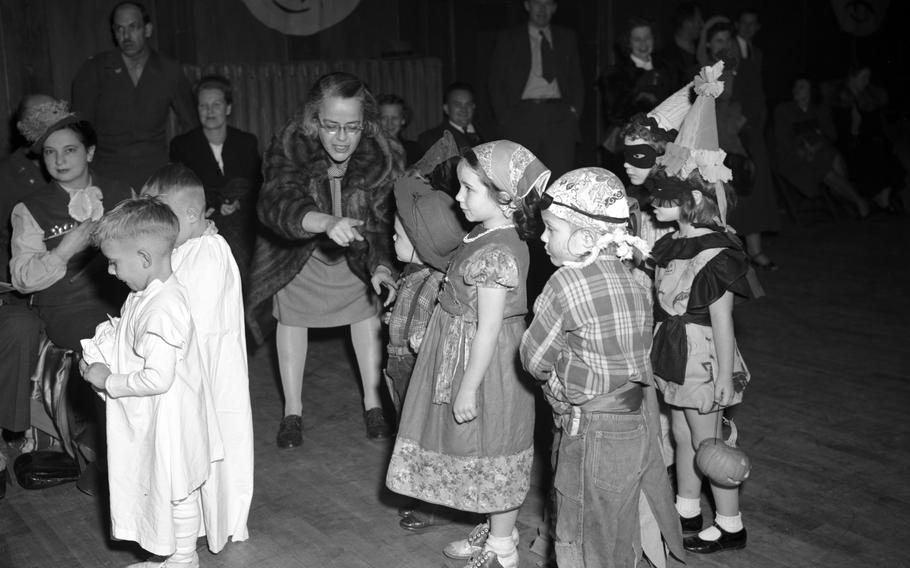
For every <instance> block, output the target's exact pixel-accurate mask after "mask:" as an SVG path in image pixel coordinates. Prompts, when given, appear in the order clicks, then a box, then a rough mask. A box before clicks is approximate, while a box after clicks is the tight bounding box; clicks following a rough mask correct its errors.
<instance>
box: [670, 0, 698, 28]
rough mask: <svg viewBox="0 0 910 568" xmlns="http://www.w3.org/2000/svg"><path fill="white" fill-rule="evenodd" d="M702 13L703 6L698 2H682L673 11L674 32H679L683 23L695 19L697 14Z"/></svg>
mask: <svg viewBox="0 0 910 568" xmlns="http://www.w3.org/2000/svg"><path fill="white" fill-rule="evenodd" d="M697 13H701V6H699V5H698V4H697V3H696V2H680V3H679V4H677V5H676V9H675V10H673V31H674V32H675V31H677V30H679V28H681V27H682V25H683V23H685V22H686V21H687V20H691V19H692V18H694V17H695V14H697Z"/></svg>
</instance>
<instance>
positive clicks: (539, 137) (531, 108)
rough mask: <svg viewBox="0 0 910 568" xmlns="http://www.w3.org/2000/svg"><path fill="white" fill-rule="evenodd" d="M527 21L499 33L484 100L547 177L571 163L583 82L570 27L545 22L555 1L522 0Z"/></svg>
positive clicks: (507, 133)
mask: <svg viewBox="0 0 910 568" xmlns="http://www.w3.org/2000/svg"><path fill="white" fill-rule="evenodd" d="M524 6H525V10H527V12H528V23H527V25H523V26H519V27H517V28H513V29H510V30H506V31H504V32H501V33H500V36H499V39H498V41H497V43H496V48H495V50H494V51H493V58H492V61H491V65H490V99H491V102H492V105H493V112H494V113H495V115H496V121H497V122H498V124H499V126H500V128H501V133H502V136H503V137H504V138H507V139H509V140H513V141H515V142H518V143H519V144H522V145H523V146H525V147H527V148H528V149H529V150H531V151H532V152H533V153H534V154H535V155H536V156H537V157H538V158H540V159H541V161H543V163H544V164H545V165H546V166H547V167H548V168H550V170H552V172H553V175H552V179H556V178H557V177H558V176H559V175H561V174H563V173H565V172H567V171H569V170H571V169H572V168H573V167H574V166H575V142H576V141H577V140H578V139H579V130H578V117H579V116H580V115H581V111H582V105H583V104H584V84H583V81H582V76H581V65H580V63H579V58H578V41H577V40H576V38H575V32H574V31H572V30H569V29H566V28H561V27H558V26H551V25H550V20H551V18H552V17H553V14H554V13H555V12H556V1H555V0H526V1H525V3H524Z"/></svg>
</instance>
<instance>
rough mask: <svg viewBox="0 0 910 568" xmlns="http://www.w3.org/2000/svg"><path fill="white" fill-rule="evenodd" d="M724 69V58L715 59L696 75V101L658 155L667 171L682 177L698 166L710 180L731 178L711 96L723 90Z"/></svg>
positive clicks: (707, 179) (713, 96)
mask: <svg viewBox="0 0 910 568" xmlns="http://www.w3.org/2000/svg"><path fill="white" fill-rule="evenodd" d="M723 71H724V62H723V61H718V62H717V63H715V64H714V65H711V66H707V67H702V69H701V72H700V73H699V74H698V76H696V77H695V80H694V84H695V94H696V95H697V96H696V99H695V102H694V103H693V104H692V108H691V109H689V112H688V113H687V114H686V117H685V118H684V119H683V122H682V125H681V126H680V127H679V135H677V137H676V140H675V141H673V142H671V143H669V144H667V151H666V153H665V154H664V155H663V156H661V157H659V158H658V159H657V163H658V164H660V165H663V166H664V167H665V168H666V171H667V174H668V175H671V176H676V177H679V178H681V179H685V178H687V177H688V176H689V174H690V173H692V171H693V170H696V169H697V170H698V173H699V174H701V176H702V178H704V180H705V181H707V182H709V183H715V182H718V181H730V180H731V179H733V173H732V172H731V171H730V168H728V167H727V166H725V165H724V157H725V156H726V153H725V152H724V151H723V150H721V149H720V146H719V145H718V142H717V117H716V116H715V110H714V99H716V98H717V97H719V96H720V95H721V93H723V92H724V83H723V81H721V80H720V76H721V73H723Z"/></svg>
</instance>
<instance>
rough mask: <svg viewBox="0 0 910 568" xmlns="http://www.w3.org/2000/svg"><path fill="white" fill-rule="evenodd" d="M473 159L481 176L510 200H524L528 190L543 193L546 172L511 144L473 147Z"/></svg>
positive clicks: (520, 146)
mask: <svg viewBox="0 0 910 568" xmlns="http://www.w3.org/2000/svg"><path fill="white" fill-rule="evenodd" d="M473 151H474V155H476V156H477V161H478V162H479V163H480V167H481V169H482V170H483V172H484V173H485V174H486V175H487V177H488V178H490V179H491V180H492V181H493V183H494V184H495V185H496V187H498V188H499V189H500V190H502V191H505V192H507V193H508V194H509V195H511V196H512V199H520V198H524V197H525V196H526V195H528V193H530V192H531V190H532V189H536V190H537V192H538V193H543V190H544V189H545V188H546V187H547V181H549V179H550V170H548V169H547V167H546V166H545V165H543V162H541V161H540V160H539V159H537V156H535V155H534V154H532V153H531V151H530V150H528V149H527V148H525V147H524V146H522V145H521V144H518V143H516V142H512V141H511V140H497V141H495V142H486V143H484V144H481V145H479V146H474V148H473Z"/></svg>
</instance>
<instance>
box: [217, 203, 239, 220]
mask: <svg viewBox="0 0 910 568" xmlns="http://www.w3.org/2000/svg"><path fill="white" fill-rule="evenodd" d="M238 209H240V200H239V199H235V200H234V201H228V202H227V203H222V204H221V215H222V217H227V216H228V215H231V214H233V213H234V212H235V211H237V210H238Z"/></svg>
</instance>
